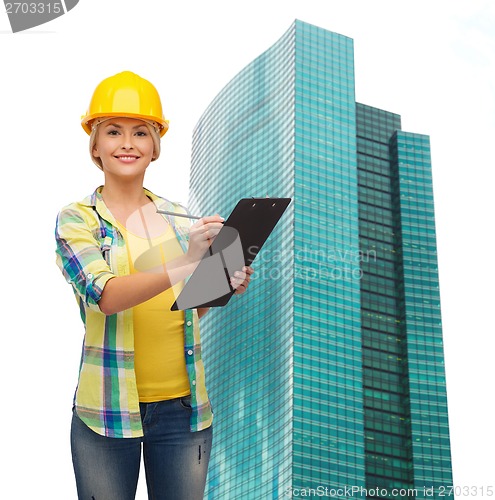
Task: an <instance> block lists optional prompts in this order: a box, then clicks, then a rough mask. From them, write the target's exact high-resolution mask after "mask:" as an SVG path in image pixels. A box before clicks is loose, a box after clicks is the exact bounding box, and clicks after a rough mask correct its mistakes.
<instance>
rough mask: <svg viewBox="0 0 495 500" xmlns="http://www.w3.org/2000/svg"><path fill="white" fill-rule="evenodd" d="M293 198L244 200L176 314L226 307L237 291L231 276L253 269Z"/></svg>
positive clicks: (182, 294) (182, 296) (186, 287)
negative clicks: (255, 261)
mask: <svg viewBox="0 0 495 500" xmlns="http://www.w3.org/2000/svg"><path fill="white" fill-rule="evenodd" d="M290 202H291V198H243V199H241V200H240V201H239V202H238V203H237V205H236V206H235V208H234V210H233V211H232V213H231V214H230V216H229V217H228V219H227V220H226V221H225V222H224V225H223V228H222V229H221V230H220V232H219V233H218V235H217V237H216V238H215V240H214V241H213V243H212V245H211V246H210V248H209V250H208V251H207V252H206V253H205V255H204V256H203V258H202V259H201V261H200V263H199V264H198V267H197V268H196V270H195V271H194V273H193V274H192V275H191V277H190V278H189V280H188V281H187V282H186V284H185V285H184V288H183V289H182V291H181V292H180V294H179V295H178V297H177V299H176V301H175V302H174V303H173V304H172V307H171V308H170V309H171V310H172V311H178V310H184V309H194V308H198V307H221V306H224V305H226V304H227V303H228V302H229V300H230V298H231V297H232V295H234V293H235V290H234V289H233V288H232V286H231V284H230V276H233V274H234V272H235V271H240V270H241V269H242V267H243V266H250V265H251V263H252V262H253V261H254V259H255V258H256V256H257V255H258V253H259V251H260V250H261V248H262V246H263V245H264V243H265V241H266V240H267V239H268V237H269V236H270V233H271V232H272V231H273V229H274V228H275V226H276V225H277V223H278V221H279V220H280V218H281V217H282V215H283V213H284V212H285V210H286V208H287V207H288V206H289V204H290Z"/></svg>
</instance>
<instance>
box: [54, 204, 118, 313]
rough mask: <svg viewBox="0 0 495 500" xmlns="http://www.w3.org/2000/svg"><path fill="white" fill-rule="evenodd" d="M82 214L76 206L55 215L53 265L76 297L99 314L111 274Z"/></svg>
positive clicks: (97, 242)
mask: <svg viewBox="0 0 495 500" xmlns="http://www.w3.org/2000/svg"><path fill="white" fill-rule="evenodd" d="M84 215H85V214H84V213H83V212H82V211H81V210H78V209H77V208H76V207H67V208H65V209H63V210H61V211H60V213H59V214H58V216H57V222H56V227H55V240H56V243H57V248H56V263H57V265H58V267H59V268H60V270H61V271H62V274H63V275H64V277H65V279H66V280H67V281H68V283H70V284H71V285H72V287H73V290H74V293H75V295H76V298H78V299H79V300H81V301H83V302H84V304H86V306H87V307H89V308H90V309H94V310H97V311H99V310H100V308H99V306H98V302H99V300H100V299H101V294H102V293H103V288H104V287H105V284H106V282H107V281H108V280H109V279H111V278H114V277H115V274H114V273H113V272H112V270H111V269H110V266H109V265H108V264H107V262H106V260H105V259H104V257H103V254H102V250H101V248H100V243H99V241H98V240H97V238H96V237H95V235H94V233H93V230H92V229H91V227H90V224H89V223H88V221H87V220H86V219H85V217H84Z"/></svg>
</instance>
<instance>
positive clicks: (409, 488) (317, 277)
mask: <svg viewBox="0 0 495 500" xmlns="http://www.w3.org/2000/svg"><path fill="white" fill-rule="evenodd" d="M266 195H268V196H271V197H290V198H292V200H293V201H292V203H291V205H290V206H289V208H288V209H287V211H286V213H285V214H284V216H283V217H282V219H281V221H280V223H279V225H278V226H277V228H276V229H275V231H274V233H272V235H271V236H270V238H269V240H268V241H267V243H266V245H265V246H264V247H263V250H262V251H261V253H260V254H259V256H258V257H257V259H256V260H255V262H254V264H253V267H254V268H255V271H256V272H255V274H254V275H253V279H252V283H251V286H250V288H249V290H248V292H247V293H246V294H245V295H243V296H241V297H234V298H233V299H232V300H231V301H230V302H229V304H228V306H227V307H224V308H220V309H215V310H212V311H210V312H209V313H208V314H207V315H206V316H205V317H204V318H203V319H202V320H201V323H202V339H203V346H204V347H203V350H204V360H205V365H206V370H207V385H208V389H209V392H210V396H211V399H212V403H213V406H214V411H215V420H214V434H215V439H214V449H213V453H212V458H211V463H210V471H209V479H208V486H207V492H206V498H209V499H223V500H232V499H241V500H264V499H272V498H273V499H275V498H288V497H289V498H290V497H291V496H292V497H297V496H310V495H313V496H314V497H317V496H327V497H329V496H332V497H334V498H349V497H350V496H353V497H366V496H368V497H369V498H371V497H374V498H377V497H390V498H392V497H397V496H399V491H400V492H401V493H402V495H401V496H407V497H408V498H418V499H419V498H435V497H437V495H438V493H439V488H440V487H445V486H448V485H450V484H451V483H452V472H451V462H450V442H449V430H448V416H447V400H446V385H445V373H444V358H443V345H442V326H441V316H440V298H439V283H438V272H437V258H436V237H435V222H434V209H433V193H432V179H431V162H430V146H429V139H428V137H427V136H425V135H421V134H413V133H408V132H403V131H402V130H401V123H400V117H399V116H398V115H396V114H393V113H390V112H386V111H383V110H380V109H377V108H373V107H370V106H366V105H363V104H359V103H356V101H355V93H354V56H353V41H352V39H350V38H348V37H345V36H342V35H339V34H336V33H332V32H329V31H326V30H324V29H322V28H319V27H316V26H313V25H309V24H307V23H304V22H301V21H298V20H296V21H295V22H294V23H293V25H292V26H291V27H290V29H289V30H288V31H287V32H286V33H285V34H284V35H283V36H282V38H281V39H280V40H279V41H278V42H276V43H275V44H274V45H273V46H272V47H271V48H269V49H268V50H267V51H266V52H264V53H263V54H261V55H260V56H259V57H258V58H257V59H255V60H254V61H253V62H252V63H251V64H249V65H248V66H247V67H246V68H244V69H243V70H242V71H241V72H240V73H239V74H238V75H237V76H236V77H234V78H233V79H232V80H231V81H230V82H229V83H228V84H227V85H226V86H225V87H224V89H223V90H221V92H220V93H219V94H218V96H217V97H216V98H215V99H214V100H213V102H212V103H211V104H210V106H209V107H208V108H207V110H206V111H205V112H204V114H203V115H202V117H201V119H200V120H199V122H198V124H197V126H196V127H195V130H194V134H193V149H192V167H191V184H190V196H191V199H190V205H191V208H192V209H193V210H195V211H197V213H203V214H213V213H220V214H222V215H224V216H226V215H228V214H229V213H230V211H231V210H232V209H233V207H234V206H235V204H236V203H237V201H238V200H239V199H240V198H246V197H252V196H253V197H264V196H266ZM425 488H427V491H425ZM432 488H433V490H432ZM432 491H433V494H431V493H432Z"/></svg>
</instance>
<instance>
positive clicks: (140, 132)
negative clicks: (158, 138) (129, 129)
mask: <svg viewBox="0 0 495 500" xmlns="http://www.w3.org/2000/svg"><path fill="white" fill-rule="evenodd" d="M136 135H137V136H138V137H146V136H147V135H148V133H147V132H145V131H144V130H139V131H138V132H136Z"/></svg>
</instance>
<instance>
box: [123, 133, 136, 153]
mask: <svg viewBox="0 0 495 500" xmlns="http://www.w3.org/2000/svg"><path fill="white" fill-rule="evenodd" d="M120 147H121V149H125V150H128V149H134V142H133V134H132V132H127V131H126V132H124V133H123V134H122V144H121V145H120Z"/></svg>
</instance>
